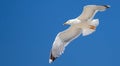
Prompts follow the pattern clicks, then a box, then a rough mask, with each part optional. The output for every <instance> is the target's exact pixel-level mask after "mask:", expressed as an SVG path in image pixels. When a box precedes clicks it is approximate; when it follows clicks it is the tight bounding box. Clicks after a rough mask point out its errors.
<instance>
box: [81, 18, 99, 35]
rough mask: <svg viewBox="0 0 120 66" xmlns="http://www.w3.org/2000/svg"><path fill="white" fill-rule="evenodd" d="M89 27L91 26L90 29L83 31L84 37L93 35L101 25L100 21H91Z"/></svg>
mask: <svg viewBox="0 0 120 66" xmlns="http://www.w3.org/2000/svg"><path fill="white" fill-rule="evenodd" d="M89 25H90V27H88V28H84V29H82V35H83V36H87V35H90V34H92V33H93V32H94V31H95V29H96V27H97V26H98V25H99V20H98V19H94V20H92V21H90V23H89Z"/></svg>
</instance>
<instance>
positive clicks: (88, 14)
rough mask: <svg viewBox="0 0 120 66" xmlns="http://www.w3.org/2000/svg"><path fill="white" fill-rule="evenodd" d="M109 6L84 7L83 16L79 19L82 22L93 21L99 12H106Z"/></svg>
mask: <svg viewBox="0 0 120 66" xmlns="http://www.w3.org/2000/svg"><path fill="white" fill-rule="evenodd" d="M109 7H110V6H109V5H87V6H85V7H84V9H83V12H82V14H81V15H80V16H79V17H78V19H80V20H92V19H93V17H94V16H95V14H96V13H97V11H104V10H105V9H106V8H109Z"/></svg>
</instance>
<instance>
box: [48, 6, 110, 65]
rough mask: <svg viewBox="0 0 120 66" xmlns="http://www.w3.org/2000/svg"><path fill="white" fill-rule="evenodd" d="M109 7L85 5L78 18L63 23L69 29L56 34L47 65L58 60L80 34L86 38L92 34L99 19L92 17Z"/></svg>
mask: <svg viewBox="0 0 120 66" xmlns="http://www.w3.org/2000/svg"><path fill="white" fill-rule="evenodd" d="M109 7H110V6H109V5H87V6H85V7H84V8H83V12H82V14H81V15H80V16H78V17H77V18H75V19H70V20H68V21H67V22H65V23H64V25H70V27H69V28H68V29H66V30H64V31H62V32H59V33H58V34H57V36H56V38H55V41H54V42H53V46H52V49H51V52H50V58H49V63H52V62H53V61H54V60H55V59H56V58H58V57H59V56H60V55H61V54H62V53H63V52H64V50H65V47H66V46H67V45H68V44H69V43H70V42H71V41H72V40H74V39H75V38H77V37H78V36H79V35H80V34H82V35H83V36H87V35H90V34H91V33H93V32H94V31H95V30H96V27H97V26H98V25H99V19H93V17H94V16H95V14H96V13H97V12H98V11H104V10H106V9H107V8H109Z"/></svg>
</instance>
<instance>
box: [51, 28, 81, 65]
mask: <svg viewBox="0 0 120 66" xmlns="http://www.w3.org/2000/svg"><path fill="white" fill-rule="evenodd" d="M80 34H81V30H78V29H76V28H74V27H70V28H69V29H67V30H65V31H63V32H60V33H59V34H58V35H57V36H56V38H55V41H54V43H53V46H52V49H51V52H50V59H49V63H51V62H53V61H54V60H55V59H56V58H57V57H59V56H60V55H61V54H62V53H63V52H64V50H65V47H66V46H67V45H68V44H69V43H70V42H71V41H72V40H73V39H75V38H77V37H78V36H79V35H80Z"/></svg>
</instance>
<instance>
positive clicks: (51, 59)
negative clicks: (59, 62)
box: [49, 54, 57, 63]
mask: <svg viewBox="0 0 120 66" xmlns="http://www.w3.org/2000/svg"><path fill="white" fill-rule="evenodd" d="M56 58H57V57H54V56H53V55H52V54H51V55H50V59H49V63H52V62H53V61H54V60H55V59H56Z"/></svg>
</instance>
